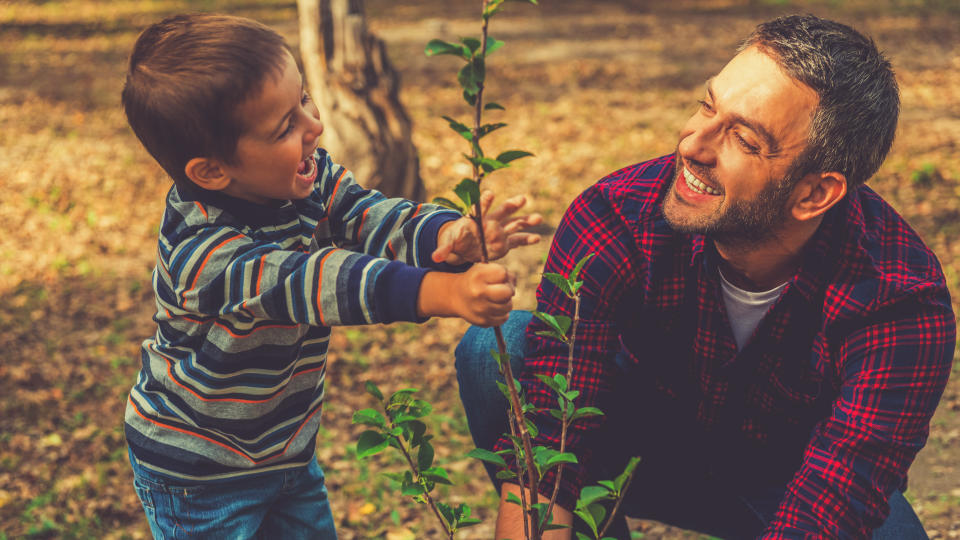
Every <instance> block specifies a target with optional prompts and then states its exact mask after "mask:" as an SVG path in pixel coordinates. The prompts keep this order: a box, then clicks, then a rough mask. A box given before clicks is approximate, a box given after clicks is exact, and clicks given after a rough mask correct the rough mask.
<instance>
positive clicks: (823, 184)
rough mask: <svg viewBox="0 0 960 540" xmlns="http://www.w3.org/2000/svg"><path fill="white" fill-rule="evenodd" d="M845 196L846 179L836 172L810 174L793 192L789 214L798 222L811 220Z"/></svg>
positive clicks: (798, 183)
mask: <svg viewBox="0 0 960 540" xmlns="http://www.w3.org/2000/svg"><path fill="white" fill-rule="evenodd" d="M846 194H847V177H846V176H845V175H843V174H841V173H838V172H820V173H810V174H808V175H807V176H805V177H803V178H802V179H801V180H800V181H799V182H797V186H796V188H795V189H794V192H793V205H792V206H791V209H790V211H791V213H792V214H793V217H794V218H795V219H797V220H799V221H806V220H809V219H813V218H815V217H817V216H819V215H822V214H823V213H824V212H826V211H827V210H829V209H830V208H832V207H833V205H835V204H837V203H838V202H840V200H841V199H843V197H844V196H845V195H846Z"/></svg>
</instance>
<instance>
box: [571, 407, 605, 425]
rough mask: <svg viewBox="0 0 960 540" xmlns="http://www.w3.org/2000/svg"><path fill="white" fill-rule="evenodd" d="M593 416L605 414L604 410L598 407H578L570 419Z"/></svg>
mask: <svg viewBox="0 0 960 540" xmlns="http://www.w3.org/2000/svg"><path fill="white" fill-rule="evenodd" d="M591 416H603V411H601V410H600V409H598V408H596V407H583V408H580V409H577V411H576V412H575V413H573V416H572V417H571V418H570V421H571V422H572V421H574V420H579V419H581V418H589V417H591Z"/></svg>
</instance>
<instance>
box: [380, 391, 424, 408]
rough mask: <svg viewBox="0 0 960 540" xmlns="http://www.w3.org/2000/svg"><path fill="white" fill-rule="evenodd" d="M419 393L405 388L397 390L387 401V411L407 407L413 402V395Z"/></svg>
mask: <svg viewBox="0 0 960 540" xmlns="http://www.w3.org/2000/svg"><path fill="white" fill-rule="evenodd" d="M415 392H418V390H417V389H416V388H404V389H403V390H397V391H396V392H394V393H393V395H392V396H390V399H389V400H387V410H396V409H401V408H403V407H406V406H407V405H409V404H410V402H412V401H413V394H414V393H415Z"/></svg>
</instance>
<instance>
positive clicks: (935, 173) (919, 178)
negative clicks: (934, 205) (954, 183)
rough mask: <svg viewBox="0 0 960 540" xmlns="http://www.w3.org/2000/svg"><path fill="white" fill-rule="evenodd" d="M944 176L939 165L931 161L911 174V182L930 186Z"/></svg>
mask: <svg viewBox="0 0 960 540" xmlns="http://www.w3.org/2000/svg"><path fill="white" fill-rule="evenodd" d="M942 178H943V177H942V176H941V175H940V171H939V170H938V169H937V166H936V165H934V164H933V163H930V162H929V161H928V162H926V163H924V164H923V165H922V166H920V168H919V169H917V170H915V171H913V173H911V174H910V182H911V183H912V184H913V185H915V186H919V187H930V186H932V185H933V184H934V183H936V182H938V181H940V180H942Z"/></svg>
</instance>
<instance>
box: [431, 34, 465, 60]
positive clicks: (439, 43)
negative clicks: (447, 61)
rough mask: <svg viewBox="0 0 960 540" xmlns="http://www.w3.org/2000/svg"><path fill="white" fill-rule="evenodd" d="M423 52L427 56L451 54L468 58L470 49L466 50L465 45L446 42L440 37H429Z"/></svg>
mask: <svg viewBox="0 0 960 540" xmlns="http://www.w3.org/2000/svg"><path fill="white" fill-rule="evenodd" d="M423 52H424V53H426V55H427V56H438V55H441V54H452V55H454V56H459V57H460V58H464V59H467V58H470V51H468V50H467V48H466V47H464V46H463V45H457V44H456V43H448V42H446V41H443V40H442V39H431V40H430V42H429V43H427V46H426V47H425V48H424V51H423Z"/></svg>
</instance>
